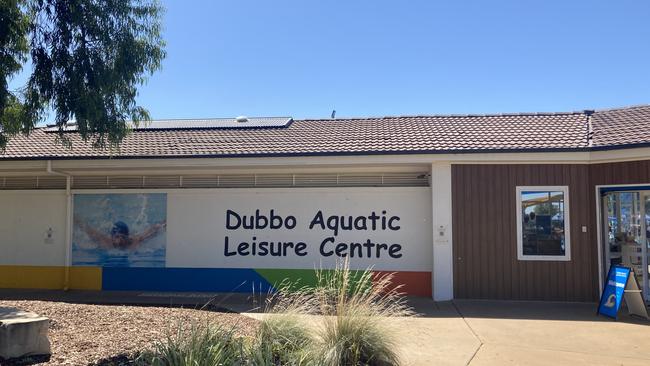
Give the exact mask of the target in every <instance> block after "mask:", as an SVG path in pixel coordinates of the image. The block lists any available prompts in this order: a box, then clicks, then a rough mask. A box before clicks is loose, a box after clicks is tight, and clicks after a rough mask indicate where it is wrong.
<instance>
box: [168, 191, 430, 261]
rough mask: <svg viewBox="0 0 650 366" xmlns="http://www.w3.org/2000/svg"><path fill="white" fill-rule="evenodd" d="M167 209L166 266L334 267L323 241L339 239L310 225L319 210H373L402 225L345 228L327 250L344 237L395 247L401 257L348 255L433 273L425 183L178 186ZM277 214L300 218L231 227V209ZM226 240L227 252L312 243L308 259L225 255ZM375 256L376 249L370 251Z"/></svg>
mask: <svg viewBox="0 0 650 366" xmlns="http://www.w3.org/2000/svg"><path fill="white" fill-rule="evenodd" d="M167 200H168V206H167V211H168V213H167V267H204V268H211V267H212V268H215V267H216V268H286V269H294V268H300V269H314V268H319V267H320V266H321V265H322V266H323V267H324V268H325V267H331V266H332V265H334V263H335V261H336V259H337V256H336V255H331V256H322V255H321V254H320V246H321V243H322V242H323V240H324V239H326V238H328V237H334V233H333V232H332V230H329V229H326V230H323V229H322V228H321V227H320V226H315V227H314V228H312V229H309V225H310V222H311V221H312V220H313V218H314V217H315V215H316V214H317V213H318V211H319V210H320V211H322V213H323V217H324V218H325V219H326V220H327V218H328V217H329V216H330V215H336V216H346V217H347V216H350V215H352V216H355V217H357V216H368V215H370V214H371V213H372V212H373V211H374V212H375V213H376V214H377V215H381V214H382V211H386V215H385V216H386V217H387V218H389V217H392V216H396V217H399V219H398V220H396V221H394V224H396V225H399V230H390V229H389V230H381V229H378V230H371V229H370V224H369V223H368V230H341V231H340V232H339V233H338V235H336V237H335V242H334V243H328V244H326V251H330V250H332V249H334V247H335V245H336V244H338V243H340V242H344V243H350V242H357V243H359V242H361V243H363V242H366V240H368V239H370V240H371V241H372V242H373V243H385V244H388V245H393V244H398V245H400V246H401V250H400V252H399V253H400V257H399V258H394V257H392V256H389V255H388V253H387V252H386V251H385V250H383V251H382V252H381V254H380V255H381V257H380V258H376V256H375V254H373V256H372V257H371V258H368V257H367V256H366V254H367V253H366V252H365V250H364V257H363V258H356V257H355V258H351V259H350V265H351V267H353V268H368V267H372V268H373V269H376V270H389V271H427V272H429V271H431V267H432V259H431V258H432V246H431V230H430V228H431V200H430V189H429V188H428V187H408V188H373V187H363V188H270V189H211V190H210V189H201V190H174V191H170V192H169V193H168V198H167ZM271 209H273V210H274V213H275V214H276V215H280V216H282V217H283V218H286V217H287V216H288V215H292V216H294V217H295V218H296V226H295V228H293V229H287V228H281V229H269V228H265V229H244V228H239V229H236V230H229V229H227V228H226V221H225V220H226V212H227V210H233V211H235V212H237V213H238V214H240V215H255V212H256V210H259V211H260V213H261V214H264V215H266V216H267V217H268V215H269V212H270V210H271ZM225 237H228V243H229V252H230V253H232V251H234V250H235V248H236V246H237V245H238V244H239V243H241V242H247V243H251V242H252V241H253V237H255V238H256V239H255V240H256V242H257V243H260V242H261V241H267V242H277V241H292V242H294V243H297V242H304V243H305V244H306V245H307V248H306V250H305V252H306V253H307V254H306V255H304V256H298V255H296V254H295V252H292V250H289V252H288V254H287V255H286V256H282V257H277V256H275V257H274V256H269V255H266V256H259V255H257V256H253V255H250V254H249V255H247V256H242V255H239V254H237V255H231V256H226V255H225V254H224V250H225ZM373 253H374V252H373Z"/></svg>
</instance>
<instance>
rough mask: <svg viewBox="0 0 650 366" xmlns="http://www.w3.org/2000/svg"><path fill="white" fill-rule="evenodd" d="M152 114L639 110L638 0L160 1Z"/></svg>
mask: <svg viewBox="0 0 650 366" xmlns="http://www.w3.org/2000/svg"><path fill="white" fill-rule="evenodd" d="M163 3H164V5H165V6H166V8H167V12H166V15H165V18H164V24H165V30H164V37H165V39H166V41H167V44H168V48H167V51H168V57H167V59H166V60H165V61H164V63H163V68H162V70H161V71H159V72H158V73H157V74H155V75H154V76H153V77H151V79H150V80H149V82H148V84H147V85H145V86H144V87H142V88H141V90H140V96H139V101H140V103H141V104H142V105H144V106H145V107H147V108H148V109H149V110H150V112H151V114H152V116H153V117H154V118H192V117H223V116H236V115H248V116H285V115H289V116H293V117H296V118H305V117H328V116H329V115H330V112H331V110H332V109H336V110H337V116H378V115H414V114H447V113H499V112H523V111H565V110H581V109H592V108H596V109H598V108H608V107H616V106H626V105H634V104H645V103H650V21H648V16H650V1H647V0H638V1H625V0H623V1H611V0H609V1H596V0H593V1H578V0H574V1H567V0H564V1H556V0H546V1H525V0H519V1H496V0H495V1H432V0H429V1H397V0H394V1H382V0H373V1H369V0H348V1H311V0H302V1H299V0H296V1H287V0H274V1H241V0H240V1H234V0H233V1H177V0H176V1H172V0H170V1H164V2H163Z"/></svg>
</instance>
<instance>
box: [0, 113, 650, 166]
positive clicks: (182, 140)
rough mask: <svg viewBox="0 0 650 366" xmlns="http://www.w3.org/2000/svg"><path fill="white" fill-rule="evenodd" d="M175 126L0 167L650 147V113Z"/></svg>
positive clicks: (36, 141) (44, 135) (33, 146)
mask: <svg viewBox="0 0 650 366" xmlns="http://www.w3.org/2000/svg"><path fill="white" fill-rule="evenodd" d="M590 123H591V125H592V127H593V134H592V135H590V133H589V128H590ZM153 124H154V125H155V124H156V122H153ZM163 124H165V125H166V126H169V125H170V122H169V121H165V122H164V123H161V124H160V125H161V126H162V125H163ZM172 125H173V126H174V127H175V128H171V129H169V128H163V129H152V128H149V129H143V130H137V131H135V132H133V133H132V134H131V135H129V136H128V137H127V138H126V139H125V140H124V142H123V143H122V145H121V147H120V149H119V151H110V150H95V149H93V148H92V146H91V144H90V143H86V142H84V141H82V140H81V138H80V137H79V136H78V135H76V133H74V132H67V133H68V134H69V136H70V137H71V140H72V148H71V149H68V148H66V147H63V146H61V145H58V144H57V143H56V142H55V139H56V133H52V132H47V131H46V129H45V128H39V129H36V130H35V131H33V133H32V134H31V135H30V136H29V137H24V136H16V137H14V138H13V139H11V140H10V142H9V145H8V146H7V149H6V151H5V152H4V153H2V154H0V159H78V158H107V157H111V156H112V157H114V158H138V157H143V158H145V157H146V158H154V157H208V156H210V157H226V156H229V157H231V156H281V155H340V154H341V155H345V154H347V155H352V154H381V153H385V154H390V153H395V154H398V153H443V152H457V153H462V152H507V151H567V150H586V149H589V148H590V145H593V147H598V148H603V147H607V146H612V145H615V146H619V145H627V144H638V143H650V133H649V132H648V131H650V106H643V107H632V108H625V109H617V110H607V111H598V112H595V113H593V114H592V115H591V116H590V114H589V113H586V112H569V113H538V114H503V115H457V116H456V115H453V116H411V117H382V118H353V119H323V120H316V119H310V120H295V121H293V123H290V124H288V125H287V126H286V127H281V128H252V129H251V128H248V129H232V128H230V129H224V128H200V129H197V128H184V125H183V122H182V121H176V122H174V123H172ZM189 127H191V126H189ZM590 136H591V137H592V139H590Z"/></svg>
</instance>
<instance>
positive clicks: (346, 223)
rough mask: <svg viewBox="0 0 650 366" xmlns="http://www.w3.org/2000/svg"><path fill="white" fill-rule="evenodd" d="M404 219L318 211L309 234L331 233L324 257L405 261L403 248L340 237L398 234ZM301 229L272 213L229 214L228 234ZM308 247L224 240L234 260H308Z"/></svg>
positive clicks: (301, 243)
mask: <svg viewBox="0 0 650 366" xmlns="http://www.w3.org/2000/svg"><path fill="white" fill-rule="evenodd" d="M399 221H400V218H399V217H398V216H390V215H388V214H387V212H386V211H385V210H384V211H381V213H380V214H377V213H376V212H375V211H372V212H371V213H370V214H369V215H367V216H366V215H361V216H352V215H348V216H340V215H331V216H325V215H324V214H323V212H322V211H318V212H317V213H316V214H315V215H314V217H313V218H312V219H311V221H310V222H309V226H308V229H309V230H324V231H330V233H331V235H330V236H328V237H326V238H324V239H323V240H322V241H321V242H320V245H319V252H320V255H322V256H323V257H331V256H337V257H348V256H349V257H350V258H355V257H356V258H382V257H386V256H388V257H390V258H401V257H402V253H401V252H402V246H401V245H400V244H387V243H375V242H374V241H373V240H371V239H366V240H365V241H362V242H342V241H338V240H337V239H336V237H337V236H338V235H339V234H341V233H342V232H353V231H397V230H400V228H401V227H400V225H399ZM297 226H298V220H297V219H296V217H295V216H292V215H288V216H281V215H278V214H276V213H275V210H273V209H271V210H270V211H269V213H268V214H262V213H260V210H255V214H254V215H241V214H239V213H237V212H235V211H233V210H227V211H226V229H228V230H242V229H243V230H283V231H292V230H294V229H295V228H296V227H297ZM307 250H308V245H307V243H306V242H304V241H266V240H261V241H258V239H257V237H256V236H253V237H252V238H251V240H249V241H241V242H239V243H231V241H230V237H229V236H228V235H226V237H225V238H224V255H225V256H226V257H231V256H236V255H238V256H261V257H264V256H273V257H286V256H288V255H296V256H299V257H304V256H306V255H307V254H308V251H307Z"/></svg>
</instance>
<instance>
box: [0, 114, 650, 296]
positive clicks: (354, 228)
mask: <svg viewBox="0 0 650 366" xmlns="http://www.w3.org/2000/svg"><path fill="white" fill-rule="evenodd" d="M68 129H69V130H70V131H69V132H66V133H68V134H69V137H70V138H71V140H72V148H70V149H68V148H65V147H62V146H60V145H58V144H57V143H56V133H55V132H54V131H53V130H51V129H48V128H39V129H36V130H35V131H34V132H33V133H32V134H31V135H30V137H28V138H27V137H22V136H19V137H16V138H14V139H12V140H11V141H10V143H9V145H8V147H7V149H6V151H4V153H3V154H2V155H1V156H0V205H1V207H2V208H3V209H2V210H1V211H0V247H1V248H2V256H0V287H4V288H50V289H60V288H70V289H96V290H141V291H211V292H214V291H238V292H248V291H252V290H253V289H255V291H266V290H268V289H270V288H271V287H272V286H273V285H274V284H276V283H277V282H278V281H280V280H281V279H283V278H285V277H288V278H292V279H301V280H302V281H303V282H309V281H311V280H313V277H314V269H315V268H319V267H320V268H328V267H329V266H332V265H333V263H334V262H335V260H336V259H337V258H342V257H345V256H349V257H350V262H351V265H352V266H353V267H354V268H357V269H361V268H367V267H372V269H373V270H374V271H377V272H395V273H396V280H397V281H398V282H400V283H401V284H403V285H404V287H403V290H404V291H406V292H407V293H409V294H413V295H420V296H432V297H433V298H434V299H436V300H447V299H451V298H481V299H526V300H561V301H593V300H595V299H597V297H598V296H599V293H600V288H601V285H602V280H603V278H604V276H605V273H606V271H607V269H608V267H609V265H610V264H611V263H620V264H624V265H628V266H631V267H632V268H633V269H634V270H635V273H636V275H637V278H638V280H639V283H640V284H641V286H642V288H643V289H644V292H645V294H646V296H647V294H648V293H649V286H648V284H649V278H648V268H649V266H648V264H649V263H648V254H649V253H648V252H649V249H648V243H650V242H648V239H649V238H650V106H638V107H629V108H620V109H611V110H602V111H582V112H569V113H535V114H503V115H451V116H413V117H384V118H359V119H326V120H293V119H291V118H288V117H287V118H249V119H245V118H238V119H206V120H178V121H156V122H153V123H151V124H150V125H148V126H146V127H140V128H136V129H135V131H134V132H133V133H132V134H131V135H130V136H129V137H128V138H126V140H125V141H124V143H123V144H122V145H121V148H120V149H119V150H114V151H110V150H94V149H92V147H91V145H90V144H89V143H85V142H83V141H81V140H80V138H79V137H78V136H77V135H76V134H75V131H74V130H75V128H74V126H70V127H69V128H68Z"/></svg>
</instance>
